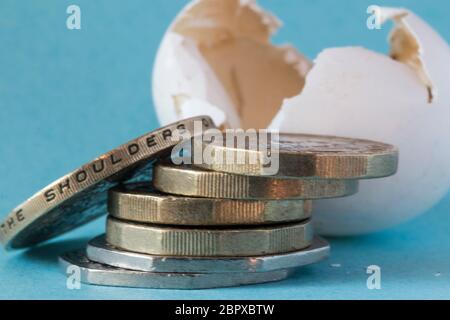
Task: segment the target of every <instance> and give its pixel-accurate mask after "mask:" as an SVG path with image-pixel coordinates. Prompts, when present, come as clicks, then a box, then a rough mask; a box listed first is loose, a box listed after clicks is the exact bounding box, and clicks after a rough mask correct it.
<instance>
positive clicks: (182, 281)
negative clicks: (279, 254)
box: [59, 250, 294, 289]
mask: <svg viewBox="0 0 450 320" xmlns="http://www.w3.org/2000/svg"><path fill="white" fill-rule="evenodd" d="M59 263H60V267H61V270H62V272H64V273H65V274H66V275H67V274H68V271H69V270H70V269H69V268H73V267H77V268H79V271H80V281H81V282H83V283H87V284H93V285H101V286H115V287H133V288H155V289H208V288H219V287H233V286H241V285H248V284H257V283H265V282H272V281H280V280H283V279H286V278H287V277H288V276H290V275H291V274H292V273H293V272H294V270H291V269H289V270H274V271H268V272H246V273H227V274H223V273H178V272H177V273H163V272H145V271H133V270H126V269H120V268H116V267H112V266H108V265H104V264H100V263H96V262H92V261H90V260H89V259H88V258H87V257H86V256H85V254H84V251H83V250H79V251H73V252H69V253H66V254H64V255H62V256H61V257H60V258H59Z"/></svg>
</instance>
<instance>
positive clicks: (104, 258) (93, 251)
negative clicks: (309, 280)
mask: <svg viewBox="0 0 450 320" xmlns="http://www.w3.org/2000/svg"><path fill="white" fill-rule="evenodd" d="M86 254H87V257H88V258H89V259H90V260H92V261H95V262H98V263H101V264H107V265H110V266H114V267H118V268H123V269H130V270H139V271H148V272H200V273H222V272H223V273H225V272H267V271H273V270H279V269H290V268H297V267H301V266H304V265H308V264H312V263H316V262H319V261H321V260H323V259H325V258H327V257H328V256H329V254H330V245H329V244H328V242H327V241H326V240H324V239H322V238H320V237H315V238H314V241H313V244H312V245H311V246H310V247H308V248H307V249H304V250H301V251H296V252H292V253H287V254H276V255H267V256H255V257H217V258H209V257H172V256H171V257H169V256H156V255H148V254H141V253H134V252H129V251H124V250H120V249H117V248H115V247H113V246H111V245H109V244H108V243H107V242H106V240H105V236H104V235H102V236H99V237H97V238H95V239H93V240H91V241H90V242H89V244H88V246H87V249H86Z"/></svg>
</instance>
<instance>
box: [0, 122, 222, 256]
mask: <svg viewBox="0 0 450 320" xmlns="http://www.w3.org/2000/svg"><path fill="white" fill-rule="evenodd" d="M196 122H197V123H198V124H200V123H201V126H202V127H203V129H205V130H206V129H207V128H211V127H214V124H213V122H212V120H211V119H210V118H209V117H195V118H190V119H186V120H182V121H179V122H176V123H173V124H170V125H168V126H165V127H163V128H160V129H158V130H155V131H153V132H150V133H148V134H146V135H143V136H141V137H139V138H137V139H135V140H133V141H130V142H128V143H126V144H124V145H122V146H120V147H118V148H116V149H114V150H112V151H110V152H108V153H105V154H104V155H102V156H100V157H98V158H97V159H95V160H93V161H92V162H90V163H88V164H86V165H84V166H82V167H81V168H79V169H78V170H75V171H73V172H71V173H69V174H67V175H66V176H64V177H62V178H60V179H58V180H56V181H55V182H53V183H51V184H50V185H48V186H47V187H45V188H44V189H42V190H41V191H39V192H38V193H36V194H35V195H34V196H32V197H31V198H29V199H28V200H27V201H25V202H24V203H22V204H21V205H20V206H18V207H17V208H16V209H14V210H13V211H12V212H11V213H10V214H9V215H8V216H7V217H6V219H5V220H4V221H3V222H2V223H1V224H0V240H1V242H2V243H3V244H4V246H5V247H6V248H7V249H16V248H24V247H27V246H31V245H34V244H37V243H39V242H42V241H44V240H47V239H49V238H52V237H54V236H57V235H60V234H62V233H64V232H66V231H68V230H71V229H73V228H76V227H78V226H80V225H82V224H84V223H87V222H89V221H91V220H93V219H95V218H97V217H98V216H100V215H103V214H105V213H106V196H107V190H108V189H109V188H110V187H112V186H115V185H116V184H117V183H118V182H121V181H124V180H134V181H139V180H143V179H147V180H149V179H148V176H149V171H150V161H151V160H152V159H156V158H157V157H159V156H163V155H165V154H166V153H170V151H171V149H172V147H173V146H174V145H176V144H177V143H178V142H179V141H176V140H175V139H172V138H171V137H172V133H173V132H174V131H175V130H179V131H184V130H188V131H189V132H191V134H194V123H196Z"/></svg>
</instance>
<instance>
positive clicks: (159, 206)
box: [108, 183, 312, 226]
mask: <svg viewBox="0 0 450 320" xmlns="http://www.w3.org/2000/svg"><path fill="white" fill-rule="evenodd" d="M311 208H312V202H311V201H310V200H234V199H219V198H195V197H183V196H175V195H169V194H164V193H161V192H158V191H156V190H154V188H153V187H152V186H151V184H146V183H137V184H126V185H120V186H118V187H116V188H113V189H111V190H110V191H109V197H108V211H109V213H110V214H111V215H112V216H114V217H116V218H118V219H123V220H129V221H135V222H144V223H156V224H170V225H190V226H208V225H216V226H217V225H219V226H225V225H249V224H274V223H286V222H290V221H300V220H305V219H308V218H310V217H311Z"/></svg>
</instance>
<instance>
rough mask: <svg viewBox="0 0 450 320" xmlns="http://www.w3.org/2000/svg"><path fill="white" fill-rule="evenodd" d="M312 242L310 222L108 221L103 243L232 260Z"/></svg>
mask: <svg viewBox="0 0 450 320" xmlns="http://www.w3.org/2000/svg"><path fill="white" fill-rule="evenodd" d="M312 240H313V226H312V223H311V222H310V221H305V222H301V223H291V224H285V225H276V226H270V227H269V226H267V227H264V226H258V227H247V228H233V229H231V228H210V227H208V229H201V228H188V227H184V228H174V227H167V226H166V227H164V226H156V225H150V224H138V223H132V222H127V221H123V220H118V219H115V218H113V217H109V218H108V222H107V226H106V241H107V242H108V243H109V244H110V245H112V246H114V247H117V248H120V249H122V250H126V251H132V252H138V253H147V254H154V255H166V256H193V257H205V256H207V257H218V256H224V257H230V256H232V257H235V256H256V255H268V254H275V253H284V252H291V251H298V250H301V249H304V248H307V247H309V246H310V245H311V243H312Z"/></svg>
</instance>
